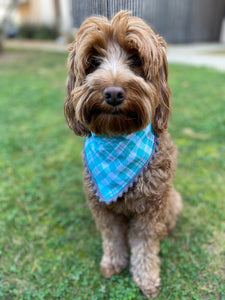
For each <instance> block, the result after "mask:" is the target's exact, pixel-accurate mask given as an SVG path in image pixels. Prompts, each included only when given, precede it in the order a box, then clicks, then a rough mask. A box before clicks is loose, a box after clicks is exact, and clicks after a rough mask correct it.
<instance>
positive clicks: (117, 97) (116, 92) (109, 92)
mask: <svg viewBox="0 0 225 300" xmlns="http://www.w3.org/2000/svg"><path fill="white" fill-rule="evenodd" d="M102 95H103V98H104V100H105V101H106V102H107V103H108V104H110V105H112V106H116V105H119V104H121V103H122V102H123V100H124V99H125V97H126V92H125V90H124V89H123V88H122V87H120V86H110V87H106V88H105V89H104V90H103V92H102Z"/></svg>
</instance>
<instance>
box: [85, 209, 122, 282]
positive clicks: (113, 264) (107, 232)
mask: <svg viewBox="0 0 225 300" xmlns="http://www.w3.org/2000/svg"><path fill="white" fill-rule="evenodd" d="M90 208H91V210H92V214H93V216H94V218H95V221H96V225H97V227H98V229H99V230H100V231H101V235H102V248H103V256H102V260H101V263H100V268H101V271H102V273H103V275H104V277H106V278H109V277H111V276H112V275H113V274H115V273H120V272H121V271H122V270H123V269H124V268H125V267H126V266H127V264H128V245H127V244H128V243H127V223H128V221H127V218H126V217H125V216H123V215H119V214H115V213H113V212H112V211H110V210H109V209H108V208H107V207H106V206H105V205H104V204H103V205H102V204H100V203H98V204H97V205H96V203H95V205H90Z"/></svg>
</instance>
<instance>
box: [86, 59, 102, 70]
mask: <svg viewBox="0 0 225 300" xmlns="http://www.w3.org/2000/svg"><path fill="white" fill-rule="evenodd" d="M100 64H101V60H100V58H98V57H95V56H93V57H90V58H88V59H87V60H86V74H90V73H92V72H94V70H95V69H96V68H97V67H98V66H100Z"/></svg>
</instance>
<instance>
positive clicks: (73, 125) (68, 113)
mask: <svg viewBox="0 0 225 300" xmlns="http://www.w3.org/2000/svg"><path fill="white" fill-rule="evenodd" d="M68 50H69V51H70V54H69V57H68V77H67V95H66V99H65V103H64V114H65V118H66V122H67V124H68V126H69V128H70V129H72V130H73V131H74V133H75V134H76V135H79V136H84V135H88V134H89V130H87V129H86V128H85V127H84V126H83V125H82V124H81V123H80V122H79V121H77V120H76V116H75V110H74V106H73V102H72V99H73V97H72V91H73V89H74V87H75V81H76V76H75V66H74V61H75V56H76V42H73V43H71V44H70V45H69V47H68Z"/></svg>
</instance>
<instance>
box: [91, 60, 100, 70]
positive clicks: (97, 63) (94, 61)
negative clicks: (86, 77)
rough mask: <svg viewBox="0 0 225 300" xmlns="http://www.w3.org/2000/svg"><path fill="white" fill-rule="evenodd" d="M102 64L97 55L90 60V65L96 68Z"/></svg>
mask: <svg viewBox="0 0 225 300" xmlns="http://www.w3.org/2000/svg"><path fill="white" fill-rule="evenodd" d="M100 64H101V61H100V59H99V58H97V57H94V58H92V60H91V61H90V65H91V66H92V67H94V68H97V67H98V66H100Z"/></svg>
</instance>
